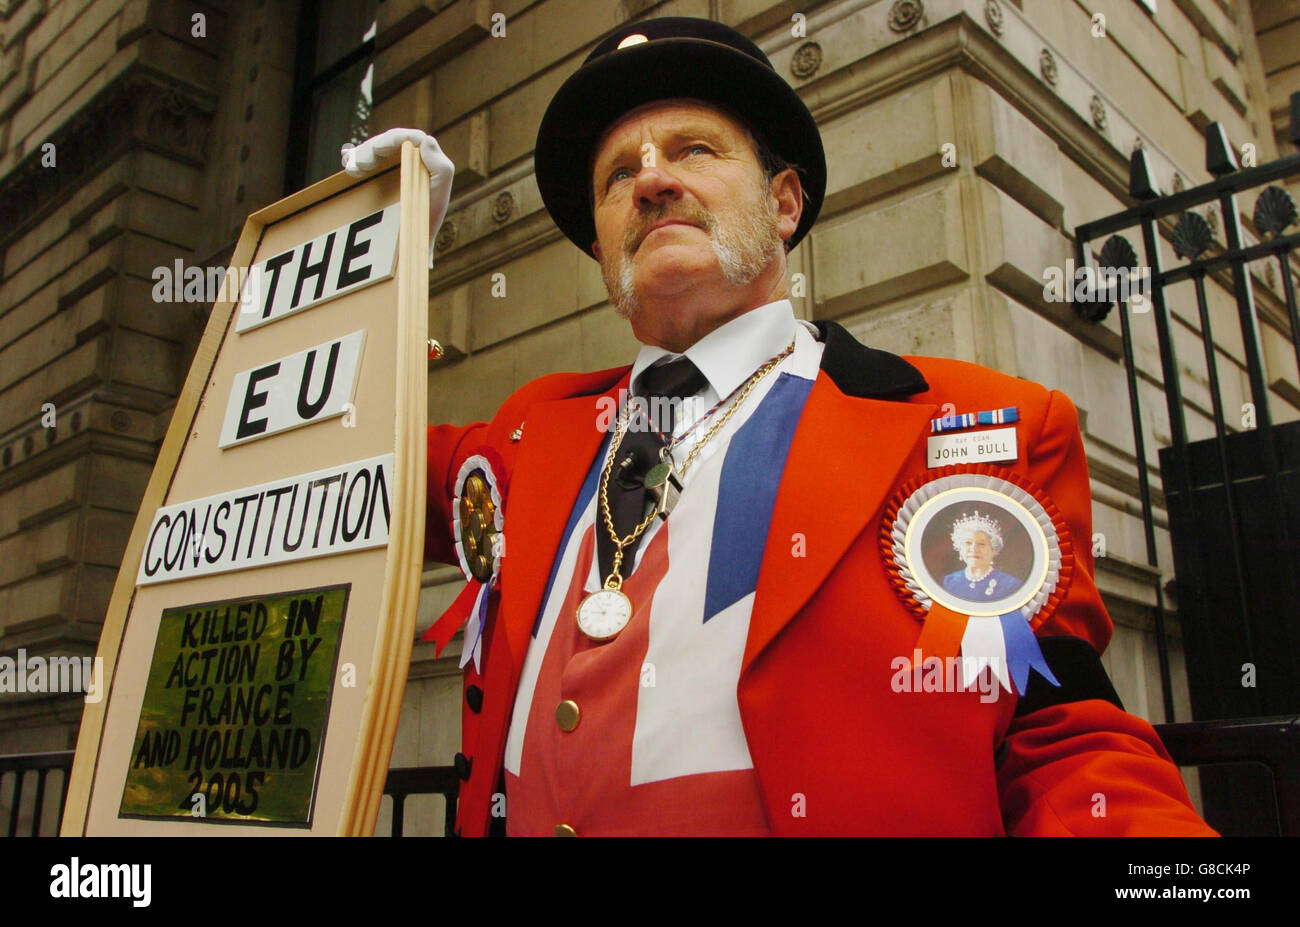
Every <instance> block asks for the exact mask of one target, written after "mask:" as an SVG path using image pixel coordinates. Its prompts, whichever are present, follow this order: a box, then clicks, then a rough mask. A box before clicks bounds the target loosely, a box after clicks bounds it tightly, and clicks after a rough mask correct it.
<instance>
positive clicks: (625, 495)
mask: <svg viewBox="0 0 1300 927" xmlns="http://www.w3.org/2000/svg"><path fill="white" fill-rule="evenodd" d="M708 382H709V381H708V379H707V378H706V377H705V376H704V374H702V373H700V369H699V368H698V367H696V366H695V364H694V363H692V362H691V360H690V359H689V358H687V357H679V358H677V359H676V360H673V361H669V362H668V363H666V364H658V365H656V366H654V367H649V368H647V369H646V370H645V371H644V372H643V373H642V374H641V376H640V378H639V379H638V381H637V387H636V395H637V396H640V397H643V398H644V399H645V400H647V402H646V403H644V404H640V405H642V408H643V409H645V408H646V407H647V406H648V408H649V410H650V411H652V412H658V411H660V410H662V409H664V407H667V410H668V412H669V416H668V417H669V421H666V422H665V421H662V420H660V421H657V422H654V424H656V425H658V426H659V427H660V428H662V429H664V435H665V436H667V437H671V435H672V432H673V429H674V428H675V427H676V424H677V422H676V415H677V403H676V402H674V401H672V400H682V399H686V398H688V397H690V396H694V395H695V394H696V393H698V392H700V390H702V389H704V387H705V386H707V385H708ZM656 399H660V400H662V399H668V400H670V401H669V402H666V403H665V402H655V400H656ZM663 446H664V442H663V438H661V437H660V435H659V433H658V432H657V431H655V430H654V429H653V428H650V427H649V425H648V424H647V423H646V419H645V416H644V414H641V413H637V412H634V414H633V418H632V420H631V423H630V425H629V427H628V429H627V430H626V431H625V432H624V433H623V440H622V442H621V443H620V444H619V446H618V452H617V454H615V456H614V466H613V469H612V471H611V472H610V475H609V508H610V513H611V515H612V516H613V519H614V530H615V531H617V532H618V536H619V537H621V538H622V537H627V536H628V535H629V534H631V533H632V532H633V531H634V530H635V529H636V526H637V525H639V524H640V523H641V521H642V519H644V518H645V516H646V502H647V499H648V497H649V495H650V491H649V490H648V489H646V488H645V484H644V483H643V482H642V479H643V478H644V477H645V475H646V473H647V472H648V471H649V469H650V468H651V467H653V466H654V465H655V464H657V463H659V451H660V450H661V449H662V448H663ZM599 505H600V503H599V500H597V511H596V556H597V560H598V561H599V563H600V579H601V582H604V581H605V580H606V579H607V578H609V574H610V573H611V572H612V571H613V569H614V541H613V540H612V539H611V538H610V536H609V529H608V528H607V527H606V526H605V516H604V513H603V512H601V511H600V509H599ZM640 542H641V538H640V537H638V538H637V539H636V540H634V541H632V543H630V544H628V545H627V546H626V547H624V548H623V561H622V563H621V564H620V565H619V575H620V576H622V577H624V578H627V577H628V576H629V575H630V574H631V573H632V562H633V558H634V557H635V556H636V549H637V546H638V545H639V544H640Z"/></svg>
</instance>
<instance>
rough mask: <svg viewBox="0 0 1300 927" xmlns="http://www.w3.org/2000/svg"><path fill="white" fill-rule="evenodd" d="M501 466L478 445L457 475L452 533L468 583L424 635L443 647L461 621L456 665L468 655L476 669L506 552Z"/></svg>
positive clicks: (478, 666) (468, 660)
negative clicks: (461, 638) (462, 631)
mask: <svg viewBox="0 0 1300 927" xmlns="http://www.w3.org/2000/svg"><path fill="white" fill-rule="evenodd" d="M503 470H504V467H503V466H502V464H501V461H500V459H499V458H498V457H497V455H496V453H495V451H493V450H492V449H491V448H481V449H479V450H478V451H476V452H475V453H473V454H471V455H470V456H469V457H468V458H467V459H466V460H465V462H464V463H463V464H461V467H460V470H459V471H458V472H457V474H456V482H455V486H456V495H455V496H454V497H453V499H452V537H453V539H454V544H455V548H456V559H457V561H458V562H459V564H460V569H461V572H462V573H464V574H465V578H466V580H468V583H467V584H466V586H465V588H464V589H463V590H462V591H461V593H460V595H458V596H457V597H456V601H455V602H453V603H452V605H451V607H450V608H449V609H447V611H446V612H444V613H443V614H442V616H441V617H440V618H439V619H438V620H437V621H435V622H434V624H433V627H431V628H430V629H429V630H428V631H426V632H425V634H424V636H423V638H422V639H423V640H432V641H434V642H435V643H436V644H437V648H436V651H437V652H441V651H442V648H443V647H445V646H446V645H447V642H448V641H450V640H451V638H452V637H453V636H454V635H455V633H456V631H457V630H459V629H460V628H461V627H462V626H463V627H464V628H465V640H464V645H463V649H462V650H461V657H460V666H461V667H462V668H463V667H464V666H465V665H466V664H467V663H469V662H470V660H471V659H472V660H473V661H474V670H475V672H479V671H480V666H481V662H482V653H483V632H484V630H485V629H486V627H487V622H488V615H489V611H490V609H491V603H492V592H493V591H494V589H496V587H497V585H498V582H499V579H500V574H501V559H502V557H504V556H505V552H506V543H505V541H506V539H505V512H504V508H505V499H504V495H505V494H504V488H503V486H502V484H501V481H500V479H499V477H498V476H497V474H498V473H501V472H503Z"/></svg>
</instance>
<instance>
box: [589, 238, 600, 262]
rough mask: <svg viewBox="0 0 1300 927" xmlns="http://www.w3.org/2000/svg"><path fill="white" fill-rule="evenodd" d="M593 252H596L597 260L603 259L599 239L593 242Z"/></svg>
mask: <svg viewBox="0 0 1300 927" xmlns="http://www.w3.org/2000/svg"><path fill="white" fill-rule="evenodd" d="M591 253H592V254H594V255H595V256H596V260H597V261H599V260H601V257H600V242H599V241H593V242H592V243H591Z"/></svg>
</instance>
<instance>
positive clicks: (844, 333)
mask: <svg viewBox="0 0 1300 927" xmlns="http://www.w3.org/2000/svg"><path fill="white" fill-rule="evenodd" d="M812 324H813V325H815V326H816V327H817V340H818V341H821V342H823V343H824V344H825V345H826V348H825V350H824V351H823V352H822V365H821V366H822V370H825V371H826V375H827V376H828V377H830V378H831V381H832V382H833V383H834V384H835V385H836V386H837V387H839V390H840V392H842V393H844V395H846V396H857V397H860V398H876V399H888V398H897V397H902V396H910V395H912V394H913V393H923V392H925V391H926V390H928V389H929V388H930V384H928V383H926V382H925V377H923V376H922V375H921V371H919V370H917V369H916V368H915V367H913V366H912V365H911V364H909V363H908V362H907V361H905V360H903V359H902V358H901V357H899V356H898V355H897V354H890V353H889V352H888V351H881V350H878V349H876V348H869V347H867V346H866V345H865V344H863V343H862V342H860V341H858V340H857V339H856V338H854V337H853V336H852V335H850V334H849V333H848V330H847V329H845V327H844V326H843V325H841V324H840V323H838V322H830V321H816V322H813V323H812Z"/></svg>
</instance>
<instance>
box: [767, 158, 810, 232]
mask: <svg viewBox="0 0 1300 927" xmlns="http://www.w3.org/2000/svg"><path fill="white" fill-rule="evenodd" d="M771 189H772V195H773V196H774V197H776V201H777V213H778V215H779V217H780V221H779V225H780V231H781V238H782V239H784V240H785V241H786V242H787V243H788V242H789V240H790V236H792V235H793V234H794V233H795V229H797V228H798V227H799V217H800V216H802V215H803V205H804V204H803V185H802V184H801V183H800V182H799V174H798V172H797V171H795V169H794V168H790V167H788V168H786V169H785V170H783V171H782V172H781V173H779V174H777V175H776V176H775V177H773V178H772V183H771ZM787 250H788V249H787Z"/></svg>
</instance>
